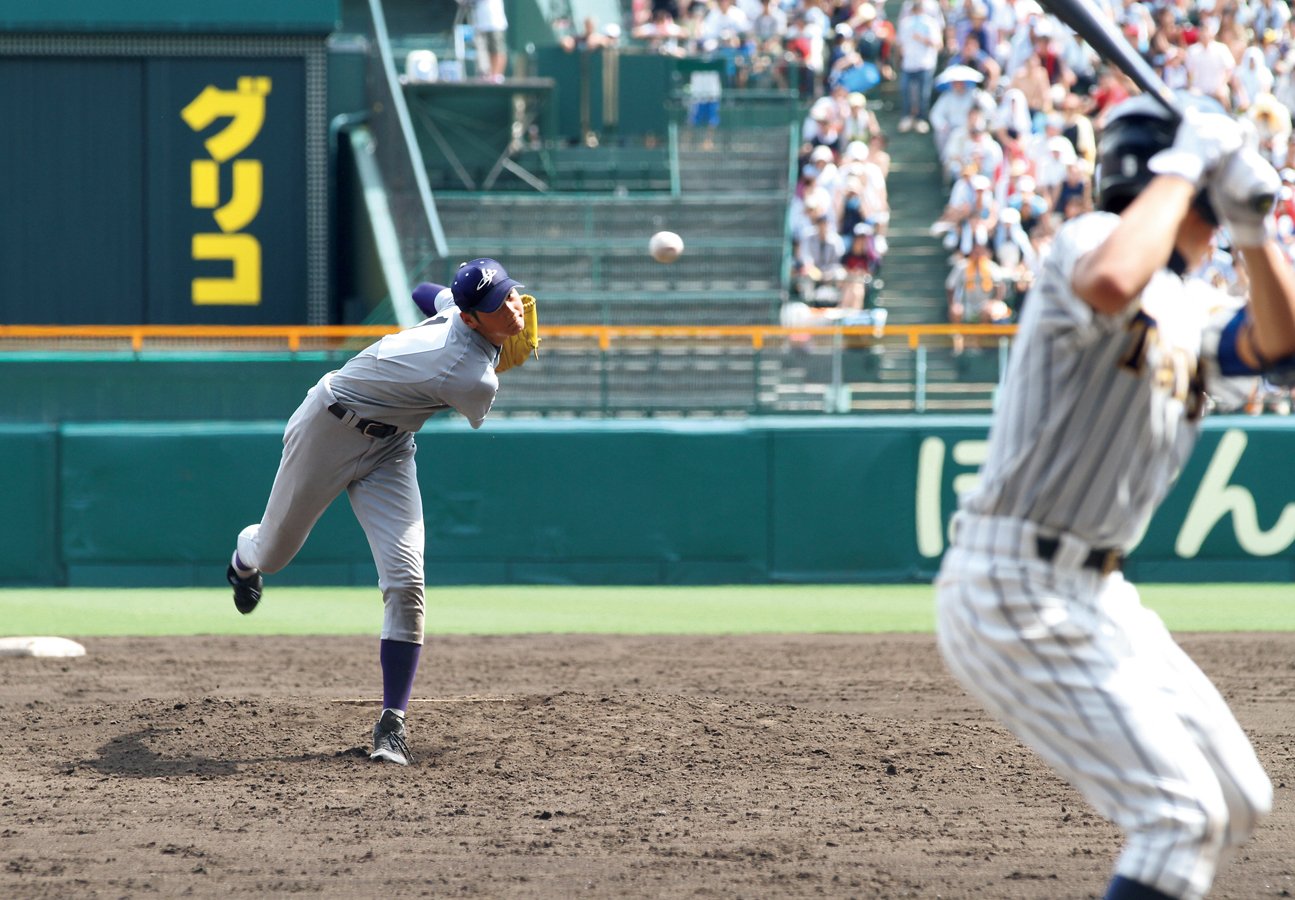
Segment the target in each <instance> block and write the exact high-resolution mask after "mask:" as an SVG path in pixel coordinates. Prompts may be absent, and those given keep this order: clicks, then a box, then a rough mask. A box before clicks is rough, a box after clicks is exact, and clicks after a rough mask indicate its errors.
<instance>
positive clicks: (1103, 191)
mask: <svg viewBox="0 0 1295 900" xmlns="http://www.w3.org/2000/svg"><path fill="white" fill-rule="evenodd" d="M1178 99H1179V101H1180V102H1181V103H1182V105H1183V106H1192V107H1196V108H1198V109H1200V110H1201V111H1202V112H1213V113H1223V112H1225V111H1224V109H1223V107H1222V106H1220V105H1219V104H1218V102H1216V101H1215V100H1213V99H1211V98H1209V97H1205V96H1203V95H1201V94H1188V93H1185V92H1180V93H1179V94H1178ZM1178 121H1179V120H1178V118H1177V117H1176V116H1174V115H1173V114H1171V113H1170V112H1169V111H1168V110H1167V109H1165V108H1164V107H1163V106H1161V105H1160V104H1159V103H1158V102H1156V101H1155V100H1154V99H1152V98H1151V97H1150V96H1149V95H1147V94H1140V95H1139V96H1136V97H1130V98H1129V99H1128V100H1125V101H1123V102H1121V103H1119V104H1118V105H1117V106H1115V107H1113V108H1112V109H1111V112H1110V114H1109V115H1108V116H1107V118H1106V125H1105V127H1104V128H1103V129H1102V135H1101V137H1100V138H1099V139H1098V141H1097V171H1096V173H1095V180H1096V185H1095V187H1096V194H1097V207H1098V209H1104V210H1106V211H1107V212H1113V213H1119V212H1121V211H1123V210H1124V208H1125V207H1126V206H1128V205H1129V204H1130V203H1132V202H1133V200H1134V198H1135V197H1137V196H1138V194H1139V193H1141V192H1142V189H1143V188H1144V187H1146V186H1147V183H1148V182H1149V181H1151V179H1152V178H1154V177H1155V174H1156V173H1154V172H1152V171H1151V170H1150V169H1148V168H1147V163H1148V162H1149V161H1150V160H1151V157H1153V156H1155V155H1156V154H1157V153H1159V152H1160V151H1161V150H1164V149H1165V148H1167V147H1170V146H1172V145H1173V143H1174V135H1175V134H1176V133H1177V131H1178ZM1193 206H1194V207H1195V209H1196V211H1197V212H1199V213H1200V214H1201V215H1202V216H1204V217H1205V219H1206V221H1208V222H1210V223H1211V224H1214V225H1217V224H1218V217H1217V216H1215V215H1214V210H1213V209H1212V208H1211V207H1210V202H1209V198H1208V197H1207V196H1206V194H1205V191H1204V190H1202V191H1200V192H1199V193H1198V194H1197V195H1196V200H1195V202H1194V203H1193Z"/></svg>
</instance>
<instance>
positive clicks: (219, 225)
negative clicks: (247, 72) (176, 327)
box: [180, 76, 270, 306]
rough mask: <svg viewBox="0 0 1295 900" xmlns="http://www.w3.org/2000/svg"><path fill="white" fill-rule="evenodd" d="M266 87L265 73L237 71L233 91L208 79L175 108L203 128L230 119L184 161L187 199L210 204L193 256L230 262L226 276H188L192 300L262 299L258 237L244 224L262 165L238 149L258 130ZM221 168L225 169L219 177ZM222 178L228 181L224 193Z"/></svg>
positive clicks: (258, 192)
mask: <svg viewBox="0 0 1295 900" xmlns="http://www.w3.org/2000/svg"><path fill="white" fill-rule="evenodd" d="M269 93H270V79H269V78H268V77H265V76H245V77H240V78H239V79H238V85H237V88H236V89H235V90H232V91H231V90H224V89H221V88H218V87H216V86H215V85H210V84H209V85H207V86H206V87H205V88H203V90H202V92H201V93H199V94H198V96H197V97H195V98H194V99H193V100H192V101H191V102H190V103H189V104H188V105H187V106H186V107H185V108H184V109H183V110H182V111H181V113H180V116H181V118H183V119H184V121H185V123H186V124H187V125H188V126H189V127H190V128H191V129H193V130H194V131H202V130H203V129H205V128H207V127H208V126H210V125H211V124H212V123H213V122H216V121H217V120H218V119H228V120H229V121H228V123H227V124H225V126H224V127H223V128H221V129H220V130H219V131H217V132H216V133H215V134H213V135H212V136H211V137H209V138H207V139H206V140H205V141H204V142H203V147H204V148H205V150H206V151H207V154H208V158H205V159H195V160H192V161H191V162H190V164H189V199H190V204H191V205H192V206H193V208H194V209H209V210H211V211H212V213H211V217H212V225H213V228H214V230H212V231H207V232H200V233H196V234H194V235H193V240H192V245H191V246H192V250H191V254H192V259H193V260H195V261H227V262H228V263H229V265H230V273H229V274H228V275H227V276H224V277H200V278H194V279H193V280H192V293H191V299H192V301H193V303H194V305H196V306H256V305H257V304H259V303H260V302H261V296H262V279H261V243H260V241H259V240H257V238H256V237H255V236H254V235H252V234H249V233H246V229H247V228H248V226H249V225H251V224H252V222H253V221H254V220H255V219H256V216H257V214H258V213H259V212H260V211H261V201H262V196H263V191H264V183H265V182H264V171H263V166H262V164H261V161H260V160H259V159H251V158H248V157H245V156H242V155H241V154H243V153H245V152H246V151H247V150H248V148H249V147H250V146H251V144H252V142H253V141H254V140H256V137H257V135H258V134H260V133H261V128H262V126H263V125H264V124H265V98H266V97H267V96H268V95H269ZM222 167H228V168H227V169H222ZM222 171H228V172H229V175H228V176H227V177H226V178H224V179H222V177H221V175H222ZM222 181H223V182H224V183H225V184H227V185H228V186H229V187H228V196H227V197H224V198H223V197H222V193H223V192H222Z"/></svg>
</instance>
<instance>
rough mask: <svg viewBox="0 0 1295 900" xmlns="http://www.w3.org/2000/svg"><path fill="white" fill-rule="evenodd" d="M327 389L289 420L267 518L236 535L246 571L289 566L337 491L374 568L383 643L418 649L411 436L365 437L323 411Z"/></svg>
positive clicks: (417, 532) (419, 562)
mask: <svg viewBox="0 0 1295 900" xmlns="http://www.w3.org/2000/svg"><path fill="white" fill-rule="evenodd" d="M331 402H332V399H331V397H330V396H329V394H328V391H327V386H326V382H321V383H320V384H317V385H315V386H314V387H313V388H311V389H310V391H309V393H307V394H306V399H305V400H303V401H302V403H301V406H299V407H297V411H296V412H295V413H293V415H292V418H291V419H289V420H288V427H287V428H286V429H285V430H284V433H283V458H282V460H281V461H280V462H279V471H278V474H276V475H275V477H274V487H273V488H272V489H271V490H270V499H269V501H268V502H267V503H266V505H265V514H264V515H263V516H262V517H261V521H260V523H259V524H256V525H249V526H248V527H247V528H244V529H243V531H242V533H241V534H239V536H238V556H239V559H240V560H242V562H243V564H244V565H248V566H255V567H256V568H257V569H260V570H261V571H262V572H263V573H265V574H272V573H274V572H277V571H279V570H280V569H282V568H283V567H284V566H286V565H287V564H288V563H290V562H291V561H292V559H293V557H294V556H296V555H297V552H298V551H299V550H300V549H301V547H302V545H303V544H304V543H305V542H306V538H307V536H309V534H310V530H311V529H312V528H314V527H315V523H316V522H318V521H319V517H320V516H321V515H323V514H324V510H326V509H327V508H328V505H329V504H330V503H332V502H333V500H334V499H336V498H337V495H338V494H340V493H341V492H342V491H346V495H347V497H348V498H349V499H350V501H351V509H352V510H354V512H355V517H356V518H357V519H358V520H359V522H360V525H361V527H362V528H363V529H364V534H365V536H366V537H367V538H368V540H369V548H370V549H371V550H372V551H373V560H374V562H375V563H376V564H377V567H378V587H379V588H380V589H381V590H382V602H383V604H384V614H383V619H382V637H383V638H385V639H392V640H397V641H409V642H411V643H415V644H421V643H422V642H423V609H424V600H423V543H424V538H423V499H422V496H421V495H420V494H419V492H418V478H417V473H416V468H415V466H414V453H415V451H416V449H417V448H416V447H415V446H414V436H413V434H411V433H409V432H407V431H406V432H398V433H397V434H394V435H392V436H391V437H389V438H371V437H366V436H365V435H364V434H363V433H361V432H360V430H359V429H358V428H355V427H353V426H351V425H346V424H343V422H342V420H341V419H338V418H337V417H336V416H334V415H333V414H332V413H330V412H329V411H328V405H329V403H331Z"/></svg>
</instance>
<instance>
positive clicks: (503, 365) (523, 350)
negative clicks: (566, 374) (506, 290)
mask: <svg viewBox="0 0 1295 900" xmlns="http://www.w3.org/2000/svg"><path fill="white" fill-rule="evenodd" d="M522 322H523V323H524V324H523V325H522V330H521V331H519V332H517V334H515V335H513V336H512V337H510V338H509V339H508V340H506V341H504V345H503V346H502V347H500V348H499V362H497V363H495V371H496V372H507V371H508V370H509V369H511V368H512V367H513V366H520V365H521V364H522V363H524V362H526V360H527V359H528V358H529V357H530V355H531V352H532V351H535V358H536V359H539V357H540V354H539V352H538V351H539V346H540V320H539V317H538V316H537V315H536V313H535V298H534V297H532V296H531V295H530V294H522Z"/></svg>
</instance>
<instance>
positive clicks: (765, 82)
mask: <svg viewBox="0 0 1295 900" xmlns="http://www.w3.org/2000/svg"><path fill="white" fill-rule="evenodd" d="M1094 2H1095V3H1096V5H1097V6H1098V8H1099V9H1101V10H1102V11H1103V12H1104V13H1105V14H1106V15H1107V16H1108V17H1109V18H1110V19H1111V20H1112V22H1113V23H1114V24H1115V25H1116V26H1117V28H1118V29H1119V30H1120V31H1122V32H1123V34H1124V35H1125V36H1126V37H1127V38H1128V40H1129V41H1130V43H1131V44H1132V45H1133V46H1134V47H1135V48H1136V49H1137V50H1138V51H1139V52H1140V53H1141V54H1142V55H1143V56H1144V57H1145V58H1146V60H1147V62H1148V63H1149V64H1150V65H1151V66H1152V67H1153V68H1155V69H1156V71H1158V72H1159V73H1160V74H1161V75H1162V76H1163V77H1164V79H1165V81H1166V82H1167V83H1168V84H1169V85H1170V87H1173V88H1175V89H1186V90H1191V91H1194V92H1198V93H1202V94H1206V95H1209V96H1211V97H1213V98H1215V99H1216V100H1217V101H1218V102H1219V103H1220V104H1221V105H1222V106H1223V107H1224V108H1225V109H1227V110H1228V111H1229V112H1231V113H1232V114H1233V115H1235V116H1237V117H1238V118H1242V119H1245V120H1248V121H1249V122H1250V123H1251V124H1252V125H1253V128H1254V132H1255V134H1256V135H1257V139H1258V142H1259V145H1260V147H1261V149H1262V150H1263V152H1264V153H1265V154H1266V155H1267V157H1268V158H1269V160H1270V161H1271V162H1272V163H1273V165H1274V166H1275V167H1276V168H1277V169H1278V170H1279V171H1280V172H1281V174H1282V180H1283V189H1282V194H1281V199H1280V203H1279V208H1278V217H1277V221H1278V231H1279V234H1280V235H1281V236H1282V238H1283V239H1284V241H1285V244H1286V246H1287V248H1288V250H1287V252H1288V255H1290V256H1291V257H1292V259H1293V261H1295V144H1293V143H1292V141H1291V130H1292V116H1291V110H1292V109H1295V21H1293V19H1292V15H1291V9H1290V6H1289V5H1288V0H1094ZM631 10H632V12H631V17H632V25H631V27H630V34H631V36H632V38H634V39H635V40H636V41H638V42H640V43H645V44H646V45H647V46H649V47H651V48H654V49H656V50H657V51H658V52H663V53H672V54H676V55H679V56H696V55H700V56H708V57H710V58H714V57H715V56H717V55H718V56H720V57H723V58H725V59H726V60H728V62H729V67H728V69H727V70H726V72H725V80H726V82H727V83H731V84H732V85H734V86H735V87H743V86H745V87H774V88H782V89H788V88H790V89H795V90H797V91H799V92H800V94H801V96H802V97H804V98H805V99H806V101H807V102H808V104H809V110H810V111H809V115H808V116H807V117H806V119H805V121H804V124H803V128H802V134H803V138H804V143H803V146H802V148H801V154H800V160H799V172H800V177H799V180H798V182H797V185H796V190H795V198H794V201H793V211H792V217H793V238H792V239H793V252H794V258H795V275H796V278H795V283H796V288H797V290H796V292H795V294H796V296H794V297H793V301H794V302H793V303H792V304H790V306H789V309H788V310H787V314H786V315H785V316H784V321H786V320H787V319H788V318H790V319H792V320H794V321H798V322H803V321H805V320H806V318H807V317H809V316H812V315H816V314H817V315H827V316H829V317H831V318H836V319H840V318H848V319H850V320H854V321H861V322H863V321H870V322H877V321H878V320H880V322H881V323H884V320H885V318H884V317H885V310H884V309H881V310H876V309H873V308H872V304H871V302H870V300H871V297H872V296H873V290H874V289H875V287H876V285H877V284H878V283H879V277H880V275H881V272H882V267H883V263H884V258H885V255H886V251H887V238H886V231H887V226H888V224H889V221H890V205H891V198H890V197H889V195H888V191H887V174H888V171H889V155H888V153H887V135H886V134H885V133H884V132H883V131H882V129H881V127H880V126H879V124H878V121H877V117H876V115H875V114H874V111H873V109H871V108H870V105H869V104H870V95H871V96H875V90H874V88H875V87H876V86H877V84H879V83H880V82H882V81H891V80H893V81H895V82H896V92H895V93H896V96H897V98H898V104H899V110H898V111H899V116H900V117H899V119H898V122H897V124H896V129H897V130H898V131H899V132H901V133H909V132H913V133H915V134H919V135H929V136H930V137H929V139H930V140H931V141H932V144H933V147H934V149H935V152H936V154H937V155H938V158H939V163H940V168H941V172H942V176H943V181H942V190H944V191H945V192H946V194H945V196H946V202H945V204H944V209H943V211H942V213H941V214H940V215H939V217H938V219H937V220H936V221H935V222H934V223H933V224H932V226H931V230H932V233H933V234H935V235H938V236H939V237H940V238H941V239H942V240H943V242H944V247H945V249H946V251H947V253H948V267H949V268H948V278H947V280H946V282H945V293H946V300H947V310H948V317H949V320H950V321H952V322H959V323H971V322H979V323H1006V322H1011V321H1013V320H1015V318H1016V317H1017V316H1018V315H1019V313H1020V310H1021V306H1022V303H1023V302H1024V299H1025V297H1026V295H1027V292H1028V289H1029V286H1030V284H1031V283H1032V280H1033V277H1034V273H1035V272H1037V271H1038V269H1039V266H1040V265H1041V264H1042V262H1043V260H1044V259H1046V257H1047V254H1048V252H1049V249H1050V246H1051V242H1052V238H1053V236H1054V235H1055V234H1056V232H1057V229H1058V228H1059V227H1061V226H1062V225H1063V224H1064V223H1065V222H1066V221H1068V220H1070V219H1073V218H1074V217H1076V216H1078V215H1081V214H1082V213H1084V212H1087V211H1089V210H1091V209H1092V208H1093V202H1094V198H1093V195H1092V186H1091V185H1092V176H1093V171H1094V165H1095V162H1096V148H1097V136H1098V135H1099V134H1100V132H1101V129H1102V125H1103V118H1104V115H1105V114H1106V111H1107V110H1109V109H1110V108H1111V107H1112V106H1113V105H1115V104H1117V103H1119V102H1120V101H1121V100H1123V99H1125V98H1126V97H1128V96H1130V95H1131V94H1133V93H1136V88H1134V86H1133V85H1132V84H1131V82H1130V81H1129V79H1128V78H1127V77H1126V76H1125V75H1123V74H1122V73H1121V72H1120V71H1119V70H1118V69H1116V68H1114V67H1112V66H1109V65H1106V64H1104V63H1103V61H1102V60H1101V59H1100V58H1098V57H1097V56H1096V54H1095V53H1094V52H1093V51H1092V49H1091V48H1089V47H1088V46H1087V45H1086V44H1084V43H1082V42H1080V41H1078V40H1077V39H1076V38H1075V37H1074V35H1073V33H1071V32H1070V31H1069V29H1067V28H1065V27H1064V26H1062V25H1061V24H1060V23H1059V22H1058V21H1057V20H1056V19H1055V18H1053V17H1051V16H1049V15H1048V14H1047V13H1046V12H1045V11H1044V9H1043V8H1042V7H1041V6H1040V5H1039V3H1038V2H1037V0H903V2H902V3H901V4H900V6H899V7H898V10H897V14H896V15H895V17H894V21H893V22H892V21H890V20H889V17H888V15H887V11H886V8H885V7H884V6H883V5H881V4H880V3H873V2H871V0H632V5H631ZM703 99H705V98H703ZM709 99H712V100H713V99H714V98H709ZM701 108H702V107H701V106H700V105H699V106H698V109H701ZM694 121H699V120H696V119H695V120H694ZM896 201H897V202H901V203H902V198H896ZM1228 249H1229V248H1228V247H1227V244H1226V235H1225V236H1224V238H1223V241H1222V244H1221V246H1219V247H1218V248H1217V251H1216V253H1215V255H1214V258H1213V259H1212V260H1210V261H1209V262H1208V263H1206V264H1205V265H1204V266H1203V267H1202V270H1201V271H1200V272H1199V273H1197V274H1199V275H1200V276H1201V277H1204V278H1208V279H1210V280H1212V281H1214V282H1215V283H1217V284H1220V285H1222V286H1224V287H1225V288H1229V289H1238V288H1239V283H1240V281H1241V280H1242V279H1244V271H1243V270H1242V267H1241V266H1239V265H1237V264H1235V263H1234V261H1233V259H1232V257H1231V255H1230V254H1229V252H1228ZM1265 393H1266V392H1265V391H1263V390H1260V389H1257V390H1256V391H1255V392H1254V396H1252V397H1250V399H1249V402H1248V406H1249V408H1251V409H1254V408H1255V407H1256V406H1260V407H1261V406H1264V405H1265V404H1267V405H1270V406H1276V407H1277V408H1288V407H1289V405H1290V397H1289V396H1284V397H1280V398H1277V399H1275V400H1274V399H1273V398H1272V397H1268V399H1267V400H1265V399H1264V398H1265Z"/></svg>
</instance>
